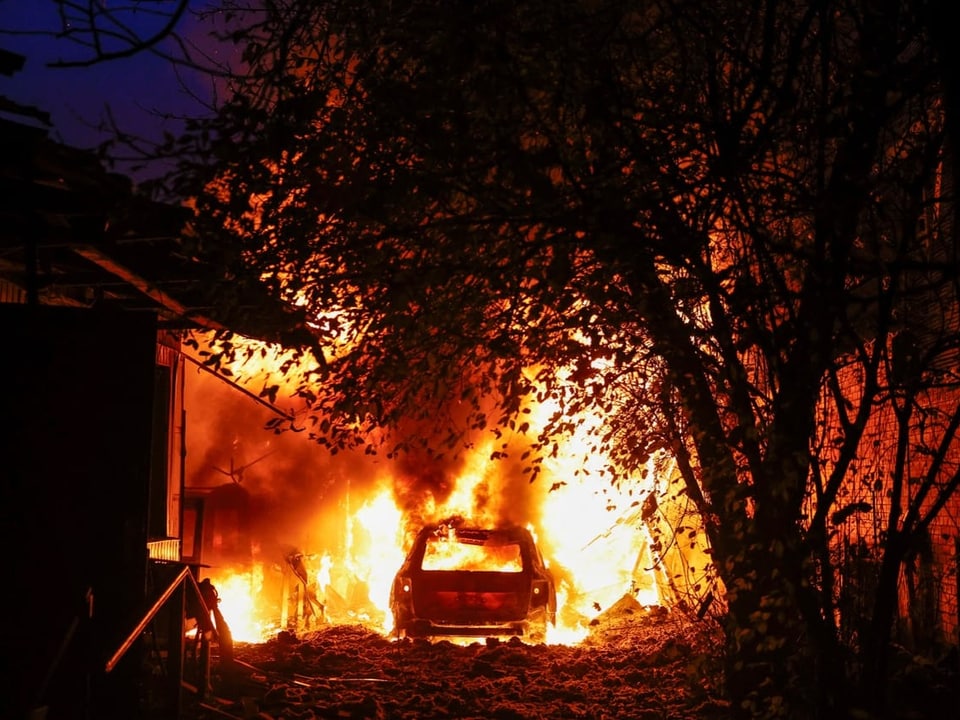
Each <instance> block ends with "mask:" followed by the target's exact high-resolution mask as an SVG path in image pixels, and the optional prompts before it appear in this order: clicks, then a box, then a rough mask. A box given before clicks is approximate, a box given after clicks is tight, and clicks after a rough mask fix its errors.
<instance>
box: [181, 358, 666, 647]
mask: <svg viewBox="0 0 960 720" xmlns="http://www.w3.org/2000/svg"><path fill="white" fill-rule="evenodd" d="M292 362H293V361H292V359H291V357H290V355H289V354H283V353H281V352H280V351H276V350H272V349H269V348H261V349H260V350H258V351H257V352H255V353H250V354H248V355H247V356H246V360H245V361H243V362H241V361H237V363H236V365H235V366H234V367H232V368H231V371H232V374H233V377H238V376H242V377H244V378H246V379H247V383H248V384H252V385H256V384H258V383H260V382H263V383H266V382H268V381H267V380H263V379H260V378H261V376H263V377H266V375H267V374H269V373H270V372H275V371H276V369H277V368H279V367H281V366H283V368H284V372H283V373H282V376H283V377H285V378H291V377H293V376H294V375H295V373H294V372H291V364H292ZM269 382H275V381H273V380H270V381H269ZM189 384H190V385H191V388H190V389H188V398H187V402H186V405H187V407H188V412H190V408H191V407H193V403H192V402H191V397H194V398H200V397H201V396H202V398H203V400H202V402H201V401H199V400H198V401H197V404H198V405H199V407H200V408H201V409H200V410H199V411H194V412H198V413H199V414H200V415H201V419H200V423H199V426H198V423H197V421H196V420H194V421H193V422H192V423H190V427H191V429H192V433H193V435H192V437H191V441H190V442H191V447H192V448H193V447H194V446H199V447H200V448H202V449H200V450H196V449H192V450H191V454H190V455H189V456H188V457H190V458H195V459H194V460H193V461H192V463H190V467H189V468H188V482H187V485H188V491H189V489H190V488H191V487H195V488H203V487H207V488H208V487H210V482H211V480H212V479H213V478H216V475H211V474H210V473H209V472H207V470H208V469H209V466H211V465H213V466H215V468H219V469H220V472H221V473H223V466H224V465H226V464H227V462H228V459H229V462H230V463H231V464H230V467H231V468H233V467H242V466H244V462H243V460H244V459H246V458H251V459H253V460H254V462H250V464H249V465H248V466H247V467H246V469H245V473H246V475H245V477H244V479H243V483H242V485H243V487H244V488H245V489H246V490H247V491H248V492H249V493H250V495H251V497H252V498H253V500H251V508H252V510H251V515H255V516H256V522H253V521H252V520H251V521H250V522H249V525H248V528H246V529H245V532H248V533H249V534H250V537H249V538H247V540H248V542H249V544H250V547H251V548H252V549H251V551H250V553H249V555H244V557H243V558H242V559H241V560H240V561H237V560H236V558H231V559H230V561H226V560H223V561H218V559H217V558H216V557H212V558H210V559H209V560H207V559H206V558H205V562H208V564H209V565H210V567H208V568H205V570H204V575H205V577H209V578H210V579H211V582H212V583H213V584H214V586H215V587H216V588H217V590H218V592H219V596H220V609H221V612H222V613H223V615H224V617H225V618H226V620H227V622H228V624H229V625H230V628H231V631H232V634H233V636H234V638H235V639H236V640H239V641H248V642H260V641H263V640H266V639H268V638H270V637H272V636H273V635H274V634H275V633H276V632H277V631H278V630H279V629H296V630H308V629H310V628H311V627H315V626H316V625H317V624H318V623H321V622H359V623H364V624H366V625H368V626H370V627H372V628H375V629H376V630H378V631H380V632H383V633H385V634H386V633H389V632H390V630H391V626H392V618H391V617H390V613H389V607H388V598H389V592H390V586H391V583H392V580H393V576H394V574H395V573H396V571H397V569H398V568H399V566H400V564H401V562H402V560H403V557H404V555H405V553H406V551H407V549H408V545H409V543H410V542H411V540H412V537H413V534H414V531H415V530H416V529H418V527H419V523H422V522H426V521H437V520H439V519H442V518H445V517H451V516H457V515H458V516H462V517H466V518H469V519H470V520H471V522H473V523H476V524H479V525H483V524H496V523H498V522H502V521H504V520H507V521H509V522H512V523H521V524H524V525H526V526H527V527H529V528H530V529H531V530H532V531H533V533H534V535H535V537H536V538H537V541H538V544H539V545H540V547H541V550H542V552H543V555H544V559H545V561H546V562H547V565H548V567H550V569H551V571H552V573H553V574H554V576H555V578H556V580H557V591H558V603H559V607H558V613H557V616H558V621H557V626H556V627H555V628H550V629H548V636H547V641H548V642H550V643H576V642H577V641H579V640H580V639H582V638H583V637H584V636H585V635H586V634H587V632H588V628H589V623H590V621H591V620H592V619H593V618H595V617H596V616H597V614H598V613H599V612H601V611H602V610H603V609H605V608H608V607H610V606H611V605H613V604H614V603H616V602H617V600H619V599H620V598H622V597H623V596H624V595H626V594H630V595H632V596H633V597H635V598H636V600H637V601H638V602H639V603H640V604H641V605H646V606H653V605H658V604H660V603H661V600H662V597H663V596H662V593H661V591H660V589H659V582H658V580H659V578H658V577H657V574H656V571H655V570H654V569H653V566H654V564H655V563H654V562H653V559H652V555H651V551H650V538H649V536H648V534H647V531H646V528H645V527H644V524H643V522H642V521H641V520H640V515H639V512H638V510H637V508H638V506H639V498H641V497H642V496H643V494H644V493H646V492H649V491H650V490H651V488H650V487H647V486H646V485H644V484H642V483H641V482H640V481H637V482H636V483H634V484H633V485H632V486H629V487H622V488H620V487H615V486H612V485H610V484H609V483H599V482H598V480H597V478H598V477H599V476H601V475H602V472H601V470H602V467H603V465H604V463H605V459H604V458H602V457H595V456H591V455H590V454H589V453H588V452H587V451H586V449H587V448H588V447H589V441H590V435H591V433H593V432H595V431H596V430H597V427H598V425H597V423H599V422H600V420H599V419H596V418H586V417H584V418H581V420H582V422H580V423H579V425H578V427H579V428H581V430H580V431H579V432H580V433H582V435H581V434H578V435H577V436H574V437H571V438H568V439H567V441H566V442H565V443H564V444H563V445H562V447H561V449H560V451H559V452H557V453H556V454H554V455H553V456H552V457H550V458H549V459H548V460H547V461H546V462H545V463H544V464H543V466H542V468H541V473H540V477H539V478H537V480H536V481H534V482H533V483H530V482H528V480H527V479H526V476H523V475H520V474H519V473H517V472H516V468H515V467H514V466H511V465H510V464H509V463H502V462H498V461H491V460H490V456H491V453H492V452H493V451H494V447H495V446H494V444H493V442H494V441H493V439H492V438H490V439H489V440H488V441H485V442H477V443H475V445H474V447H473V449H472V451H471V453H470V454H469V455H468V456H466V457H464V458H463V459H462V461H461V462H460V463H459V465H458V466H457V467H456V468H455V469H454V470H453V471H452V472H451V473H450V474H449V475H446V476H444V478H443V483H442V484H438V485H437V486H436V487H433V488H430V489H429V491H424V489H423V488H420V489H419V491H418V492H417V493H413V494H411V493H410V492H409V490H410V477H411V476H413V477H416V476H417V474H418V473H417V470H418V468H416V467H414V468H410V467H406V468H400V467H399V466H397V465H395V464H391V463H389V462H387V461H385V460H382V459H371V458H369V457H365V456H360V457H347V458H346V459H343V458H341V459H339V460H337V461H336V462H334V461H333V460H331V458H328V457H320V456H322V455H323V453H322V452H320V451H319V448H318V447H317V446H315V445H313V444H312V443H310V442H309V441H306V440H305V439H303V438H299V437H298V436H297V435H296V433H293V434H285V435H279V436H274V435H271V434H269V433H265V432H263V416H262V414H261V413H260V412H259V410H258V411H257V412H252V411H251V409H250V407H249V400H248V401H247V403H248V405H247V407H246V410H245V411H238V410H237V409H231V408H230V407H228V405H229V404H230V403H238V402H241V401H240V400H238V399H236V396H237V395H238V394H237V393H232V395H231V394H229V390H226V393H227V394H224V390H225V388H220V389H217V388H214V387H213V386H214V385H216V384H217V381H216V380H215V379H214V378H212V377H211V376H210V375H207V374H205V373H197V374H195V375H191V376H190V378H189ZM288 385H289V386H291V387H292V385H293V383H292V382H290V381H289V380H288ZM218 393H219V395H218ZM214 396H218V397H223V398H227V397H230V398H231V399H229V400H227V399H224V400H222V401H214V400H213V398H214ZM292 402H293V401H291V403H292ZM554 410H555V408H551V407H549V406H542V407H538V408H534V409H533V411H532V412H531V413H530V416H529V417H530V418H531V423H532V425H533V430H532V431H533V433H534V436H535V434H536V432H537V430H539V429H540V427H538V426H537V425H538V423H539V424H540V426H542V423H543V421H544V419H545V418H547V417H549V415H550V414H551V413H552V412H553V411H554ZM204 412H207V413H208V416H207V417H205V418H204V417H202V416H203V413H204ZM289 435H292V436H293V437H289ZM497 442H498V445H497V446H496V447H497V448H501V447H503V444H502V443H503V440H502V439H500V440H498V441H497ZM509 442H510V443H513V444H516V443H520V442H522V438H515V439H512V440H510V441H509ZM307 446H309V449H307ZM240 451H243V452H244V453H245V457H244V458H240V459H237V460H235V459H234V455H235V454H237V453H239V452H240ZM518 454H519V453H518ZM224 455H229V458H228V459H225V458H224ZM346 455H349V454H346ZM214 458H217V459H216V460H214ZM216 463H219V465H216ZM646 476H647V477H652V476H653V473H647V474H646ZM216 479H217V482H219V483H223V477H222V476H221V477H219V478H216ZM231 480H233V481H234V482H237V478H236V477H235V476H231ZM238 484H240V483H238ZM441 485H442V492H441V491H439V490H438V488H440V487H441ZM598 485H599V486H598ZM212 492H216V487H215V488H214V490H213V491H212ZM215 554H216V553H214V555H215ZM491 569H493V568H491Z"/></svg>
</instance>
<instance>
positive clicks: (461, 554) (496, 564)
mask: <svg viewBox="0 0 960 720" xmlns="http://www.w3.org/2000/svg"><path fill="white" fill-rule="evenodd" d="M421 569H423V570H472V571H488V572H504V573H519V572H523V558H522V556H521V554H520V545H519V544H518V543H515V542H507V543H504V542H485V543H477V542H476V541H475V540H473V539H472V538H471V539H470V540H469V541H467V542H461V540H460V539H459V538H457V537H456V536H447V535H443V536H432V537H430V538H427V544H426V547H425V548H424V553H423V562H422V563H421Z"/></svg>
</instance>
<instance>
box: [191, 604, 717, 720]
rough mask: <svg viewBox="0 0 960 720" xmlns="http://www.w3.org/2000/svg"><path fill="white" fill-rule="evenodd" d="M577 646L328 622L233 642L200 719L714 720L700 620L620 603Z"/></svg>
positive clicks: (712, 639)
mask: <svg viewBox="0 0 960 720" xmlns="http://www.w3.org/2000/svg"><path fill="white" fill-rule="evenodd" d="M611 610H612V612H609V613H606V614H604V615H602V616H600V617H599V618H598V619H597V620H595V621H594V625H593V626H592V628H591V633H590V635H589V636H588V637H587V638H586V639H584V640H583V641H582V642H581V643H579V644H578V645H576V646H566V645H533V644H526V643H523V642H521V641H520V640H519V639H517V638H508V639H502V640H501V639H495V638H481V639H478V640H476V641H472V642H469V643H462V644H461V643H454V642H451V641H447V640H438V641H427V640H421V639H417V640H410V639H403V640H395V639H393V638H390V637H384V636H383V635H382V634H379V633H377V632H375V631H373V630H370V629H368V628H365V627H363V626H361V625H331V626H328V627H324V628H322V629H321V630H319V631H316V632H312V633H309V634H306V635H304V636H302V637H294V636H292V635H289V634H281V635H280V636H279V637H278V638H277V639H275V640H272V641H270V642H267V643H263V644H258V645H245V644H238V645H237V646H236V647H235V655H236V660H237V662H236V663H235V664H234V669H233V670H232V671H231V672H229V673H226V674H224V673H223V672H222V669H221V671H220V674H219V675H218V674H217V670H216V669H215V671H214V679H215V682H214V688H213V690H214V692H213V695H212V696H210V697H208V698H207V699H206V700H205V701H204V702H203V704H201V705H199V706H198V707H196V708H195V711H196V717H197V718H198V720H207V718H225V717H239V718H244V719H245V720H248V719H250V718H258V719H262V720H266V719H270V718H272V719H274V720H280V719H281V718H282V719H293V718H297V719H302V720H312V719H314V718H317V719H319V718H323V719H327V718H330V719H333V718H336V719H338V720H361V719H370V720H430V719H432V718H444V719H452V718H457V719H458V720H480V719H481V718H483V719H484V720H489V719H491V718H494V719H496V720H538V719H544V720H546V719H549V720H560V719H562V720H654V719H655V718H656V719H663V718H670V719H672V720H709V719H710V718H722V717H725V716H726V715H727V712H726V706H725V705H724V703H723V702H722V701H721V700H720V699H719V697H720V688H719V687H718V681H717V678H718V677H719V665H718V661H717V657H718V651H719V648H720V638H719V635H717V634H716V631H715V630H711V628H710V627H709V626H708V625H706V624H703V623H699V624H697V623H692V622H691V621H689V620H688V619H686V618H683V617H677V616H674V615H671V614H669V613H666V612H663V611H659V612H658V611H651V610H650V609H644V608H639V607H632V606H627V607H624V608H620V609H619V610H616V609H611Z"/></svg>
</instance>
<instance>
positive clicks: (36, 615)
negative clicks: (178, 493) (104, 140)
mask: <svg viewBox="0 0 960 720" xmlns="http://www.w3.org/2000/svg"><path fill="white" fill-rule="evenodd" d="M156 337H157V327H156V319H155V317H154V316H153V315H152V314H133V313H120V312H104V311H90V310H82V309H74V308H53V307H27V306H17V305H0V338H2V340H0V382H2V386H0V417H2V420H3V426H2V427H3V429H2V430H0V437H2V440H0V527H2V535H0V539H2V542H3V545H2V547H3V557H4V558H5V560H6V562H5V566H6V567H5V571H6V572H5V574H7V573H12V577H9V576H8V578H9V579H8V581H7V582H6V583H5V590H4V594H5V596H6V601H5V603H4V605H5V607H6V608H7V609H6V610H5V611H4V612H3V613H2V620H0V623H2V627H3V632H2V647H3V649H4V655H5V657H6V662H5V663H4V664H5V669H4V671H3V672H2V673H0V678H2V681H0V682H2V685H0V717H3V718H11V719H12V720H18V719H19V718H25V717H26V716H27V713H28V711H29V709H30V708H33V707H37V706H47V707H48V708H49V710H48V715H47V717H48V718H49V720H56V719H57V718H74V717H76V718H88V717H92V718H99V717H135V716H136V704H137V698H136V688H135V672H134V670H135V669H136V668H135V665H136V663H135V662H127V663H121V665H120V666H119V667H118V668H117V670H115V671H114V672H113V673H111V674H110V675H106V674H105V673H103V670H102V668H103V665H104V663H105V661H106V659H107V658H108V657H109V656H110V655H111V654H112V653H113V651H114V650H115V649H116V647H117V646H118V645H119V643H120V642H121V640H122V639H123V638H124V637H125V636H126V635H127V634H128V633H129V632H130V631H131V630H132V629H133V627H134V624H135V622H136V619H137V618H138V617H139V613H140V612H142V610H143V607H144V602H145V593H144V586H145V576H146V565H147V560H146V540H147V506H148V493H149V490H148V486H149V482H148V478H149V473H150V458H151V452H150V446H151V426H152V420H153V404H154V403H153V397H154V366H155V356H156ZM88 590H89V591H91V592H90V593H89V594H88ZM91 608H92V619H90V618H89V617H88V616H89V614H90V610H91ZM61 648H64V649H63V650H62V651H61ZM61 652H62V655H61ZM58 657H59V658H60V660H59V662H58ZM8 704H9V705H10V707H7V705H8Z"/></svg>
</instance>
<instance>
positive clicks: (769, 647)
mask: <svg viewBox="0 0 960 720" xmlns="http://www.w3.org/2000/svg"><path fill="white" fill-rule="evenodd" d="M777 542H778V541H777ZM771 545H772V543H770V542H760V541H758V540H754V541H752V542H750V543H749V546H748V547H747V549H745V550H743V551H742V552H740V553H738V554H737V555H736V556H735V557H733V558H732V559H731V560H730V561H728V564H727V568H728V571H729V573H728V577H730V578H731V580H730V583H731V584H729V585H728V602H729V612H728V615H727V622H726V626H725V627H726V640H727V653H726V668H725V672H726V681H727V690H728V694H729V698H730V700H731V703H732V707H733V716H734V717H735V718H743V719H744V720H746V719H747V718H749V719H751V720H756V719H757V718H764V719H767V718H783V719H789V720H793V719H794V718H797V719H798V720H799V719H801V718H802V719H803V720H813V719H814V718H835V717H842V716H843V715H844V713H845V709H846V701H847V698H846V692H845V689H844V688H845V684H846V678H845V676H844V673H843V668H842V662H841V659H840V657H839V654H838V653H837V652H836V643H835V642H831V641H830V640H829V637H828V635H829V634H828V633H826V632H825V629H824V627H823V626H822V622H823V621H822V618H820V617H819V613H818V612H817V613H816V617H807V615H809V614H810V608H809V607H808V608H806V610H807V613H806V614H805V613H804V600H805V599H806V601H807V603H809V597H806V598H805V596H804V595H802V593H803V592H805V591H804V590H803V588H802V586H801V585H800V584H798V583H797V582H796V578H800V577H801V576H802V575H801V570H802V565H798V563H802V560H801V558H802V556H801V554H800V553H798V552H796V551H795V550H789V551H787V550H776V549H774V548H772V547H771Z"/></svg>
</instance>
